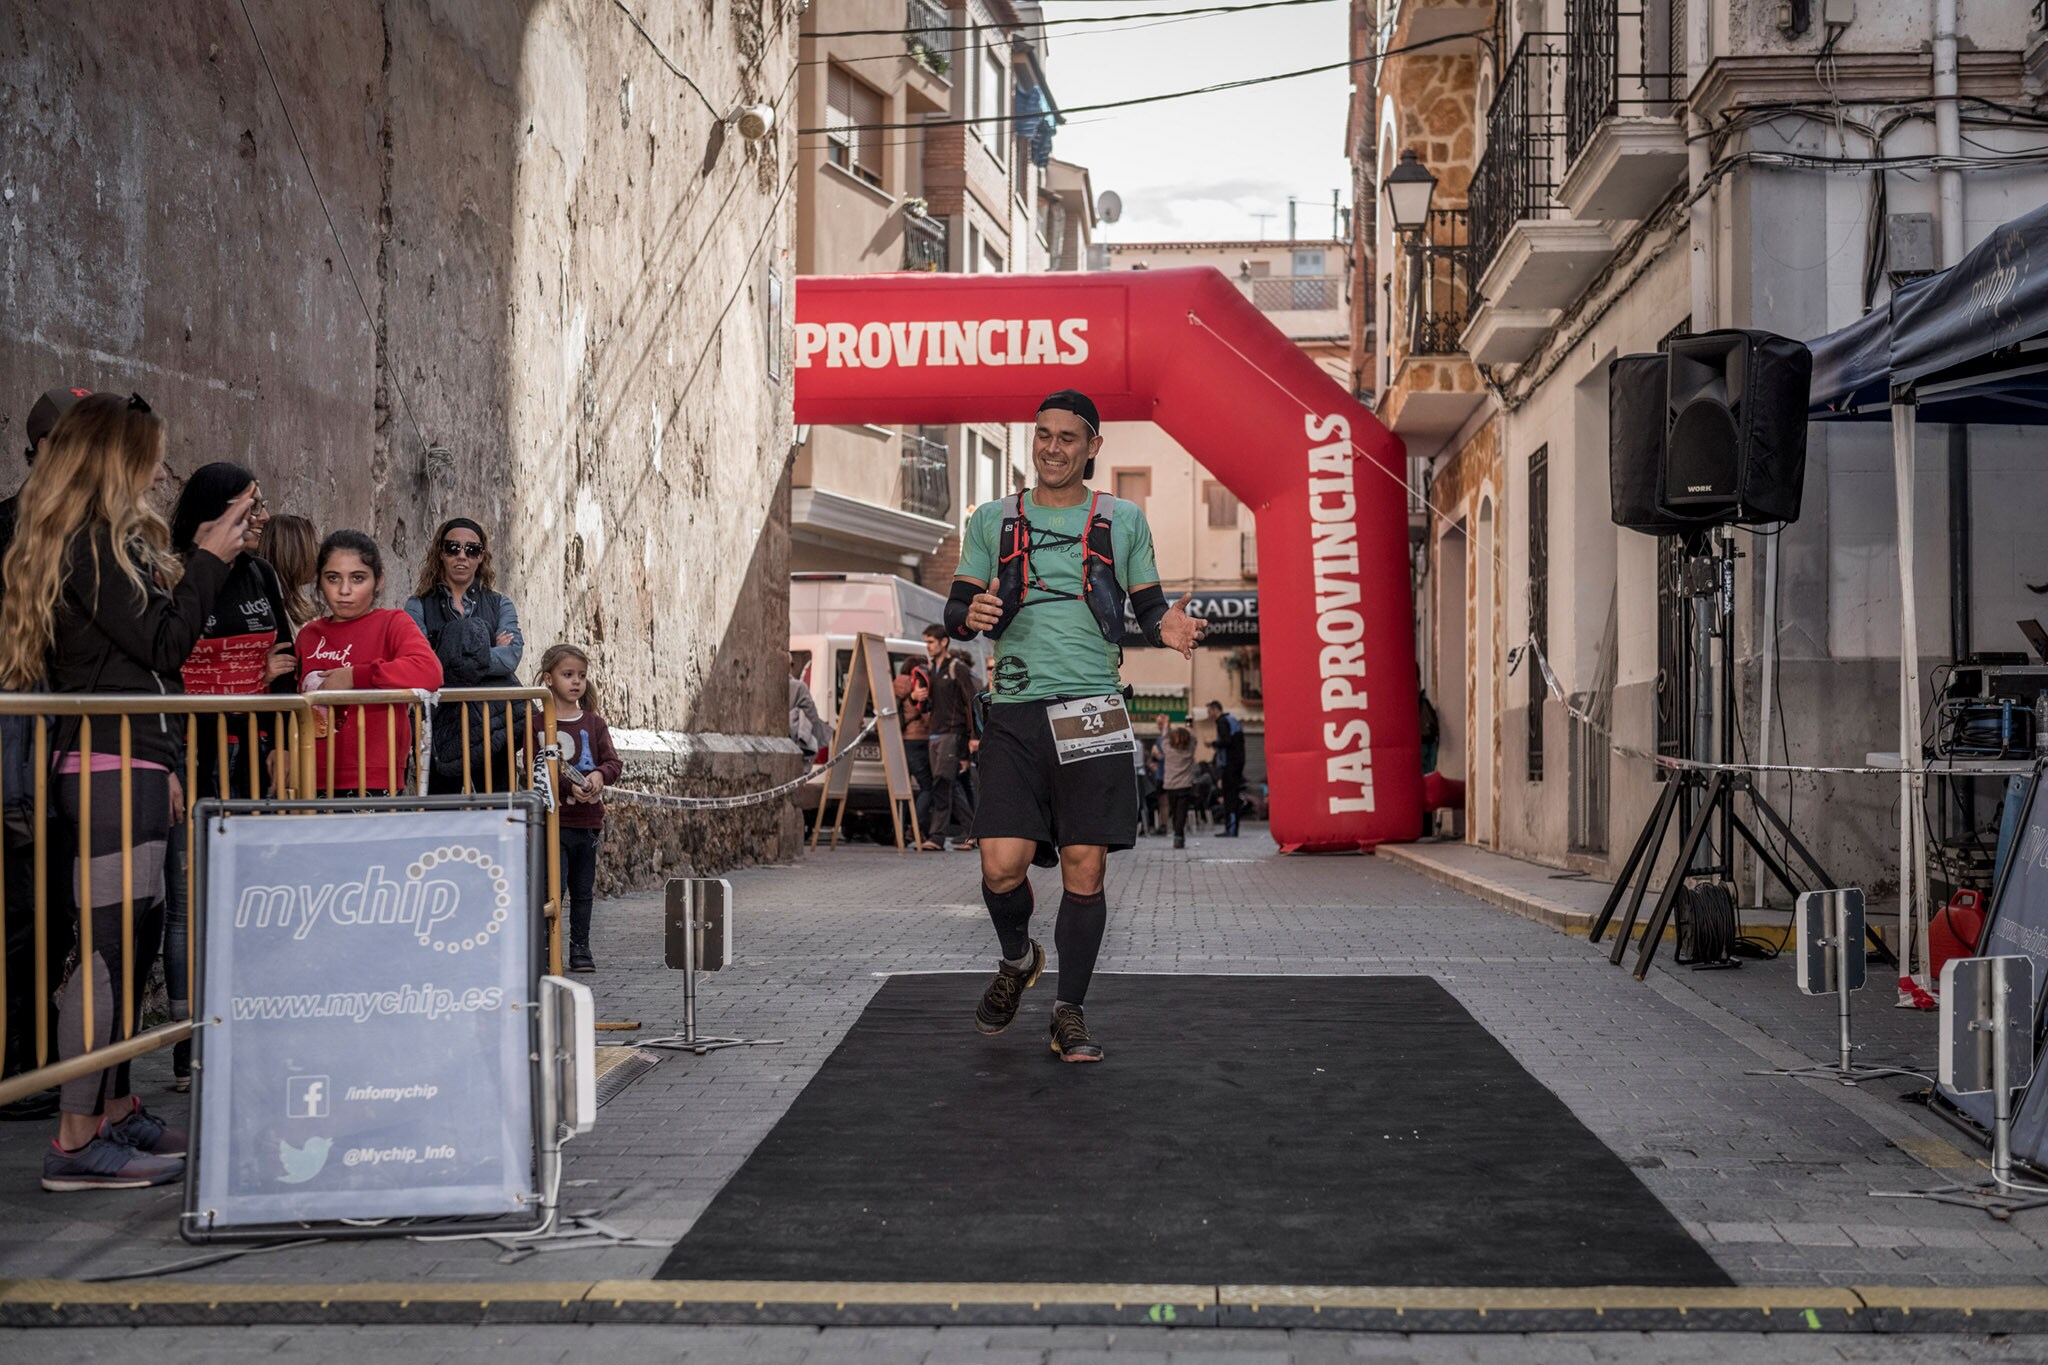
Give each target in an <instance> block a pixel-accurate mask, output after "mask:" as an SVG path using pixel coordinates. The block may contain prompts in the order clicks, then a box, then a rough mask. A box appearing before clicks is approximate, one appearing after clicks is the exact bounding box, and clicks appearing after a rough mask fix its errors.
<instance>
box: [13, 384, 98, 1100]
mask: <svg viewBox="0 0 2048 1365" xmlns="http://www.w3.org/2000/svg"><path fill="white" fill-rule="evenodd" d="M91 392H92V390H90V389H84V388H77V387H73V386H62V385H60V386H59V387H57V388H54V389H51V390H49V391H48V392H46V393H43V394H39V395H38V396H37V397H36V400H35V402H33V403H32V404H30V405H29V410H28V420H27V421H26V422H25V423H24V424H23V426H24V430H25V431H26V433H27V436H28V447H27V448H26V449H25V450H23V451H22V455H21V458H22V460H23V462H24V463H26V464H27V465H28V467H29V468H30V469H34V468H35V463H36V456H37V455H39V454H41V453H42V448H43V443H44V442H45V441H47V440H48V439H49V436H50V429H51V428H52V427H54V426H56V425H57V419H58V418H60V417H62V416H63V415H64V414H65V413H67V412H69V411H71V408H72V405H73V404H75V403H77V402H78V400H79V399H81V398H84V397H86V396H87V395H88V394H90V393H91ZM20 501H21V495H20V494H19V493H16V494H14V495H13V496H11V497H9V498H7V499H6V500H5V501H0V554H5V553H6V551H7V546H8V545H9V544H10V543H11V542H12V541H13V540H14V523H15V516H16V509H17V508H18V507H19V506H20ZM34 735H35V728H34V723H33V722H32V721H31V720H30V719H29V718H28V717H27V716H0V766H4V772H0V803H4V807H5V826H4V832H0V839H4V840H5V841H6V858H5V864H6V871H5V904H6V910H5V917H6V955H7V957H6V978H5V979H6V980H7V981H8V982H9V983H10V989H9V990H8V992H7V1014H6V1028H7V1050H6V1055H5V1056H4V1057H0V1076H12V1075H14V1074H16V1073H17V1072H22V1071H26V1070H28V1069H29V1068H30V1067H31V1066H33V1065H35V1019H36V1009H37V1006H38V1002H37V1001H36V998H35V993H34V991H33V990H32V989H23V988H22V987H21V984H20V983H23V982H32V981H34V979H35V961H36V901H35V897H36V889H35V840H36V835H35V823H34V821H35V793H34V789H33V783H34V781H35V765H34V763H33V762H32V761H31V760H30V758H29V753H30V749H31V746H32V745H33V744H34ZM65 837H66V834H65V831H62V830H59V829H54V828H52V829H50V830H49V833H48V835H46V838H47V839H49V840H51V841H58V840H62V839H64V838H65ZM69 857H70V851H69V846H68V844H67V845H65V846H63V847H61V848H60V847H57V846H55V843H54V842H53V843H52V844H50V845H48V846H46V859H47V861H46V867H47V874H46V878H45V880H46V881H47V883H48V886H49V894H48V903H49V904H51V905H62V904H63V903H64V897H65V896H67V895H69V894H70V893H69V892H68V891H66V890H65V889H64V888H65V887H66V886H67V885H68V884H69V879H70V870H69V865H68V859H69ZM68 951H69V944H67V943H66V942H65V941H64V936H63V935H62V934H57V933H49V934H45V935H44V939H43V957H44V971H45V974H46V977H47V979H48V980H50V981H56V980H57V979H58V978H59V977H60V976H61V975H62V974H63V968H64V956H65V954H66V953H67V952H68ZM40 1003H41V1007H42V1008H43V1009H44V1010H45V1011H49V1010H50V1008H51V1007H50V1005H49V1003H48V1002H47V1001H44V1002H40ZM49 1018H50V1025H51V1027H52V1029H53V1030H54V1026H55V1020H56V1016H55V1014H54V1013H50V1016H49ZM57 1098H58V1097H57V1090H56V1088H55V1087H54V1086H53V1087H51V1088H50V1089H48V1090H41V1091H37V1092H36V1093H35V1094H33V1095H29V1096H27V1097H26V1098H23V1099H19V1100H16V1101H14V1102H13V1103H12V1104H5V1105H0V1120H7V1121H15V1122H19V1121H23V1120H30V1119H46V1118H49V1117H50V1116H51V1115H53V1114H55V1113H56V1112H57Z"/></svg>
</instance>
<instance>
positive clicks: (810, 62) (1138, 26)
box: [797, 0, 1206, 66]
mask: <svg viewBox="0 0 2048 1365" xmlns="http://www.w3.org/2000/svg"><path fill="white" fill-rule="evenodd" d="M1068 3H1069V4H1071V3H1073V0H1068ZM1117 3H1119V4H1123V3H1128V0H1117ZM1112 17H1114V18H1116V19H1118V20H1124V19H1130V18H1132V16H1131V15H1128V14H1119V15H1115V16H1112ZM1204 17H1206V15H1205V14H1204V12H1203V11H1200V10H1195V11H1179V12H1176V13H1175V15H1174V17H1173V18H1171V19H1150V20H1147V21H1145V22H1143V23H1131V24H1128V25H1126V26H1124V27H1114V28H1090V29H1083V30H1081V31H1080V32H1079V33H1072V34H1068V35H1067V36H1068V37H1071V38H1100V37H1104V36H1106V35H1108V34H1112V33H1142V32H1143V31H1144V30H1146V29H1148V28H1167V27H1169V26H1171V25H1173V24H1178V23H1182V22H1185V21H1187V20H1189V19H1200V18H1204ZM804 36H806V37H816V36H819V35H816V34H806V35H804ZM894 36H897V37H908V36H911V35H908V34H895V35H894ZM985 46H987V44H986V43H985V42H982V41H978V40H975V39H969V40H968V41H966V42H964V43H961V44H959V45H958V46H956V47H934V48H927V49H926V50H927V51H928V52H930V53H931V54H932V55H933V56H935V57H948V58H951V57H957V56H959V55H960V54H961V53H963V52H976V51H979V50H981V49H982V48H983V47H985ZM1061 50H1062V51H1065V49H1064V48H1062V49H1061ZM909 57H910V53H909V51H908V49H903V50H898V49H893V48H892V49H890V50H888V51H886V52H872V53H869V54H868V55H866V56H863V57H855V56H849V55H847V54H844V53H834V54H833V55H831V56H829V57H805V58H803V59H802V60H801V61H799V62H798V63H797V65H798V66H853V65H856V64H858V63H861V62H900V61H904V60H906V59H908V58H909Z"/></svg>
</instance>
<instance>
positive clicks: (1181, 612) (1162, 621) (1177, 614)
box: [1159, 592, 1209, 659]
mask: <svg viewBox="0 0 2048 1365" xmlns="http://www.w3.org/2000/svg"><path fill="white" fill-rule="evenodd" d="M1194 596H1195V595H1194V594H1193V593H1191V592H1184V593H1182V594H1181V595H1180V601H1178V602H1175V603H1174V604H1173V605H1172V606H1170V607H1168V608H1167V609H1166V615H1164V616H1162V617H1160V618H1159V643H1161V644H1163V645H1165V646H1166V647H1167V648H1168V649H1177V650H1179V651H1180V654H1181V657H1182V658H1183V659H1192V658H1194V657H1195V646H1196V645H1198V644H1200V643H1201V642H1202V635H1203V632H1205V631H1207V630H1208V629H1209V623H1208V622H1206V621H1197V620H1196V619H1195V618H1194V617H1192V616H1190V615H1188V613H1187V605H1188V603H1189V602H1191V601H1193V600H1194Z"/></svg>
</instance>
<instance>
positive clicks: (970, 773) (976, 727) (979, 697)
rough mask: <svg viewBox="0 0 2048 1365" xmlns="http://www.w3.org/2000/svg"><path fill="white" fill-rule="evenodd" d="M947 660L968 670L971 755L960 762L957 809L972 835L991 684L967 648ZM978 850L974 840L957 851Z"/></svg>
mask: <svg viewBox="0 0 2048 1365" xmlns="http://www.w3.org/2000/svg"><path fill="white" fill-rule="evenodd" d="M946 657H947V658H949V659H951V660H952V661H953V662H954V663H956V664H959V665H960V667H961V668H962V669H963V670H964V672H963V673H962V674H961V677H962V678H964V679H965V680H966V684H967V756H966V757H965V758H963V759H962V760H961V761H960V780H959V781H958V782H956V783H955V784H954V791H953V807H954V809H955V810H957V811H958V812H959V813H960V827H961V828H962V829H965V830H967V831H968V832H969V833H970V834H971V833H972V832H973V830H974V806H975V800H976V796H977V793H976V792H975V780H974V778H975V767H976V760H977V759H979V758H980V756H981V733H982V731H983V730H985V729H987V728H988V694H987V691H986V688H987V686H988V683H987V681H986V680H985V679H983V677H982V676H981V674H980V673H978V672H976V671H975V667H974V656H973V655H972V654H969V653H968V652H967V651H966V650H964V649H949V650H948V651H947V652H946ZM975 847H977V845H976V843H975V841H974V840H973V839H972V838H968V839H961V840H957V841H956V842H955V843H954V845H953V849H954V851H955V852H965V851H967V850H969V849H973V848H975Z"/></svg>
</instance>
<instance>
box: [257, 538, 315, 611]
mask: <svg viewBox="0 0 2048 1365" xmlns="http://www.w3.org/2000/svg"><path fill="white" fill-rule="evenodd" d="M256 553H257V555H258V556H259V557H260V558H262V559H263V560H264V561H265V562H267V563H268V564H269V565H270V567H271V568H273V569H275V570H277V576H278V578H279V580H280V581H281V582H283V584H284V610H285V615H286V617H288V618H289V619H290V621H291V626H292V629H293V630H297V629H298V628H299V627H300V626H303V625H305V624H306V622H308V621H310V620H312V619H313V618H314V617H316V616H318V615H319V614H320V602H319V595H318V593H317V592H316V591H315V589H314V586H313V579H314V578H315V577H316V576H317V573H316V569H317V566H318V562H319V557H320V533H319V531H317V530H316V529H314V526H313V523H312V522H310V521H308V520H306V519H305V518H304V517H294V516H290V515H280V516H274V517H272V518H270V521H269V522H268V524H266V525H265V526H264V528H263V537H262V539H260V540H259V541H257V542H256Z"/></svg>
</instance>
